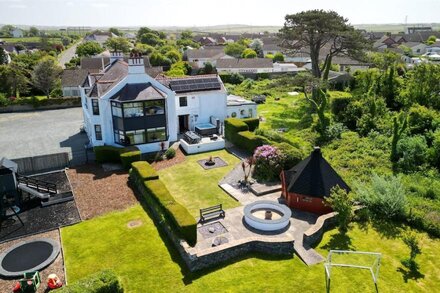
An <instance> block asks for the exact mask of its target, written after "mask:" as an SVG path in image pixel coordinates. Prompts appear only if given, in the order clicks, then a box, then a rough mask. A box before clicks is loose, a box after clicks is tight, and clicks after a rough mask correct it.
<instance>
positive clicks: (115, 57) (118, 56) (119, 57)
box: [110, 51, 124, 64]
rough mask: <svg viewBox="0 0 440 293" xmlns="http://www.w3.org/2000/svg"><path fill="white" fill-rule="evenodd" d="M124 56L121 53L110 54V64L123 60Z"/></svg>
mask: <svg viewBox="0 0 440 293" xmlns="http://www.w3.org/2000/svg"><path fill="white" fill-rule="evenodd" d="M123 59H124V54H123V53H122V52H118V51H114V52H111V53H110V64H113V62H115V61H117V60H123Z"/></svg>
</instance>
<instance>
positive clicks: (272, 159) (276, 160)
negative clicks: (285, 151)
mask: <svg viewBox="0 0 440 293" xmlns="http://www.w3.org/2000/svg"><path fill="white" fill-rule="evenodd" d="M254 160H255V168H254V174H253V176H254V178H255V179H257V180H260V181H272V180H277V179H278V178H279V175H280V173H281V169H282V161H283V157H282V154H281V152H280V151H279V150H278V148H276V147H273V146H270V145H263V146H260V147H257V148H256V149H255V152H254Z"/></svg>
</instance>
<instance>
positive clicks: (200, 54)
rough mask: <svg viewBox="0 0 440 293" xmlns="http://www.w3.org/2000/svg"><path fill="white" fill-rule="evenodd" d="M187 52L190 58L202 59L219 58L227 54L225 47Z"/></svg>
mask: <svg viewBox="0 0 440 293" xmlns="http://www.w3.org/2000/svg"><path fill="white" fill-rule="evenodd" d="M186 54H187V56H188V59H201V58H210V59H219V58H221V57H223V56H225V55H226V54H225V52H224V50H223V48H221V49H194V50H187V51H186Z"/></svg>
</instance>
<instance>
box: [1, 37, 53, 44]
mask: <svg viewBox="0 0 440 293" xmlns="http://www.w3.org/2000/svg"><path fill="white" fill-rule="evenodd" d="M2 39H3V41H5V43H39V42H41V37H23V38H2ZM48 41H49V42H58V41H60V38H49V39H48Z"/></svg>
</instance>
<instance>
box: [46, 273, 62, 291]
mask: <svg viewBox="0 0 440 293" xmlns="http://www.w3.org/2000/svg"><path fill="white" fill-rule="evenodd" d="M62 286H63V283H62V282H61V280H60V278H58V276H57V275H56V274H50V275H49V277H47V287H49V289H51V290H52V289H58V288H61V287H62Z"/></svg>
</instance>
